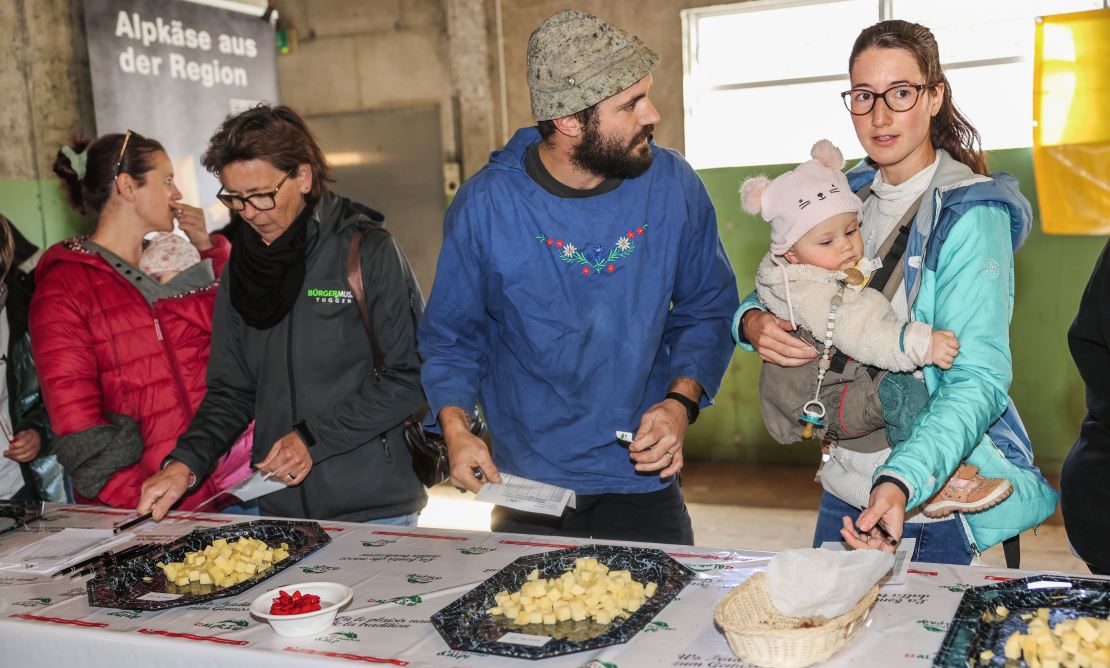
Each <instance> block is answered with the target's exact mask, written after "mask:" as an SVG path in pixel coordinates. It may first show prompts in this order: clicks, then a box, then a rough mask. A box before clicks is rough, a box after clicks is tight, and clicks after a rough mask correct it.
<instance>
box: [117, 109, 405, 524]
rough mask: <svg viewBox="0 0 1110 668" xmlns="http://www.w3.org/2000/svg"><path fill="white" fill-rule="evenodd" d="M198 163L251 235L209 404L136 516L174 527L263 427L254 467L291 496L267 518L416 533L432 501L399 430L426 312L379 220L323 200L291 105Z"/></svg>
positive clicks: (331, 197)
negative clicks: (249, 432) (251, 427)
mask: <svg viewBox="0 0 1110 668" xmlns="http://www.w3.org/2000/svg"><path fill="white" fill-rule="evenodd" d="M203 162H204V166H205V167H206V168H207V169H208V171H210V172H212V173H213V174H216V175H217V176H218V177H219V179H220V183H221V185H222V186H223V187H222V188H221V190H220V193H219V194H218V197H219V199H220V201H222V202H223V203H224V204H225V205H227V207H228V208H229V209H231V211H232V217H233V219H234V218H239V219H241V221H242V222H243V223H245V224H238V225H236V226H235V228H234V232H233V233H232V234H233V239H232V242H233V243H232V247H233V250H232V252H231V260H230V263H229V264H228V268H227V276H226V278H225V280H224V281H223V283H222V284H221V286H220V294H219V298H218V299H217V301H216V317H215V329H214V332H213V341H212V344H213V345H212V363H211V365H210V366H209V373H208V394H207V395H206V396H205V399H204V402H203V403H202V404H201V407H200V409H199V410H198V411H197V414H196V417H195V418H194V419H193V423H192V424H191V425H190V427H189V430H188V432H186V433H185V435H184V436H182V437H181V438H180V439H179V440H178V444H177V447H176V448H175V449H174V450H173V452H172V453H170V456H169V458H167V460H166V464H165V468H163V469H162V471H160V472H159V473H158V474H157V475H155V476H154V477H152V478H151V479H149V480H148V481H147V482H146V483H145V484H144V485H143V495H142V500H141V502H140V503H139V504H138V512H140V513H145V512H153V514H154V517H155V518H156V519H157V518H160V517H161V516H162V515H164V514H165V512H166V511H167V510H168V509H169V508H170V507H171V506H172V505H173V504H174V502H176V501H177V499H178V498H180V497H181V496H182V495H184V494H188V493H190V492H191V491H192V490H193V489H195V488H196V486H197V485H198V484H201V483H202V481H203V480H205V479H206V478H207V476H208V475H209V474H210V472H211V471H212V468H213V466H215V463H216V461H217V459H218V457H219V456H220V455H221V454H222V453H223V452H225V451H226V450H227V448H228V447H229V445H230V444H231V441H232V439H233V438H234V436H235V434H237V433H238V432H239V431H241V430H242V429H243V427H244V426H245V425H246V424H247V423H248V422H249V421H250V420H251V419H252V418H253V419H254V420H255V440H254V452H253V455H252V460H253V462H254V465H255V466H256V467H257V469H258V470H259V471H260V472H262V473H264V474H268V475H269V476H270V477H271V478H272V479H274V480H279V481H281V482H283V483H285V485H286V486H287V488H286V489H281V490H278V491H276V492H273V493H271V494H268V495H266V496H264V497H262V498H261V500H260V510H261V512H262V514H264V515H278V516H285V517H305V518H313V519H336V520H346V521H372V522H378V523H392V524H410V525H412V524H415V523H416V516H417V513H418V512H419V511H420V509H421V508H423V506H424V504H425V503H426V501H427V495H426V493H425V491H424V487H423V486H422V485H421V484H420V482H419V480H417V478H416V476H415V474H414V473H413V471H412V460H411V458H410V456H409V452H408V450H407V448H406V446H405V442H404V439H403V436H402V427H403V423H404V421H405V419H406V418H407V417H408V416H409V415H411V414H412V413H413V411H414V410H415V409H416V408H417V407H418V406H420V404H421V403H422V402H423V393H422V391H421V389H420V359H419V356H418V354H417V349H416V323H417V319H418V318H419V316H420V314H421V311H422V310H423V299H422V297H421V294H420V289H419V287H418V286H417V284H416V280H415V278H414V277H413V274H412V269H411V268H410V267H409V264H408V261H407V260H406V259H405V256H404V254H403V253H402V252H401V250H400V248H398V247H397V245H396V243H394V241H393V239H392V237H390V235H389V234H388V233H386V232H385V231H384V229H383V228H381V227H380V226H379V225H378V223H379V222H380V221H381V220H382V217H381V214H378V213H377V212H375V211H373V210H371V209H368V208H366V207H364V206H362V205H359V204H357V203H355V202H351V201H350V200H348V199H346V198H344V197H340V196H338V195H336V194H334V193H332V192H330V191H329V190H328V188H327V181H329V180H330V174H329V170H328V165H327V161H326V160H325V158H324V154H323V151H321V149H320V146H319V145H318V144H317V142H316V139H315V137H313V135H312V133H311V131H310V130H309V129H308V126H307V124H306V123H305V122H304V119H302V118H301V117H300V116H298V115H297V113H296V112H294V111H293V110H291V109H289V108H287V107H281V106H278V107H270V106H266V105H260V106H258V107H255V108H254V109H250V110H248V111H245V112H243V113H241V114H239V115H237V116H232V117H229V118H228V119H227V120H225V121H224V123H223V125H222V126H221V127H220V128H219V129H218V130H217V131H216V134H215V135H214V136H213V137H212V139H211V141H210V142H209V146H208V150H207V152H206V153H205V154H204V156H203ZM233 222H234V220H233ZM349 254H351V255H350V257H349ZM356 261H357V262H356ZM358 264H360V265H361V267H359V266H357V265H358ZM360 292H362V293H364V294H365V298H364V300H363V302H364V305H365V307H366V310H367V311H368V314H369V321H370V323H371V326H372V329H373V332H374V334H375V337H376V340H377V343H378V344H379V345H378V346H377V347H378V348H379V350H380V353H381V355H380V357H379V361H378V362H376V361H375V351H374V349H373V346H372V345H371V341H370V338H369V336H368V332H367V331H366V329H365V328H364V325H363V320H362V316H361V314H360V308H359V304H357V303H356V300H357V299H358V298H359V297H358V296H356V295H358V294H359V293H360Z"/></svg>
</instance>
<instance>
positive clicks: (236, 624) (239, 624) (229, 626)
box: [193, 619, 250, 631]
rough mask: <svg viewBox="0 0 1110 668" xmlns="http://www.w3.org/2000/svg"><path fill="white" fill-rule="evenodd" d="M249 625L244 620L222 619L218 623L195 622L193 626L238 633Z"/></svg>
mask: <svg viewBox="0 0 1110 668" xmlns="http://www.w3.org/2000/svg"><path fill="white" fill-rule="evenodd" d="M249 625H250V622H248V621H247V620H245V619H223V620H220V621H218V622H197V623H196V624H193V626H200V627H202V628H206V629H220V630H222V631H238V630H240V629H245V628H247V626H249Z"/></svg>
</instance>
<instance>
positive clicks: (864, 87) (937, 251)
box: [734, 21, 1056, 564]
mask: <svg viewBox="0 0 1110 668" xmlns="http://www.w3.org/2000/svg"><path fill="white" fill-rule="evenodd" d="M848 71H849V76H850V78H851V88H850V90H847V91H844V93H843V94H842V97H843V100H844V105H845V107H846V111H847V112H848V113H849V115H850V116H849V117H850V118H851V120H852V124H853V126H854V127H855V131H856V136H857V138H858V139H859V141H860V145H861V146H862V147H863V149H864V151H865V152H866V153H867V159H866V160H863V161H861V162H860V163H859V164H858V165H856V166H855V167H853V168H852V169H851V170H849V171H848V180H849V184H850V185H851V186H852V188H853V190H856V191H857V194H859V195H860V197H861V198H862V199H864V205H863V225H862V232H863V241H864V254H865V255H866V256H867V257H878V258H880V259H882V261H883V268H884V269H885V270H887V272H886V281H887V282H886V285H887V286H889V287H893V288H894V289H893V290H889V291H888V292H889V293H890V294H891V295H892V296H890V297H889V298H890V301H891V304H892V306H893V307H894V310H895V312H896V313H898V315H899V316H900V317H901V318H904V319H912V320H918V321H922V322H928V323H932V324H933V327H934V328H938V329H947V330H952V331H954V332H955V334H956V336H958V337H959V339H960V354H959V356H958V357H957V358H956V360H955V362H954V363H953V365H952V368H950V369H947V370H941V369H939V368H937V367H935V366H926V367H925V368H924V369H923V370H922V373H923V375H924V379H925V384H926V387H927V389H928V391H929V395H930V396H929V401H928V403H927V404H926V406H925V408H924V409H923V410H922V411H921V413H920V414H919V415H918V417H917V418H916V420H915V421H914V423H913V427H912V428H911V434H910V436H909V438H908V439H907V440H906V441H905V442H904V443H903V444H902V445H900V446H899V447H898V448H897V449H896V450H894V451H893V452H892V451H891V450H890V449H889V448H887V447H885V446H884V447H878V448H870V449H868V450H867V451H861V450H853V449H851V448H850V447H849V445H848V442H847V441H841V442H840V443H836V442H826V443H824V445H825V457H824V462H825V463H824V464H823V465H822V468H821V484H822V486H823V487H824V488H825V494H824V497H823V498H822V500H821V508H820V512H819V515H818V520H817V528H816V531H815V532H814V539H813V542H814V546H815V547H816V546H818V545H820V544H821V543H822V542H825V541H840V540H844V541H845V542H847V543H848V544H849V545H850V546H852V547H856V548H862V547H881V548H882V549H886V550H893V549H894V545H895V544H896V543H897V539H900V538H901V537H903V536H905V537H912V538H915V539H916V540H917V543H916V547H915V551H914V554H913V559H914V560H915V561H932V562H943V563H961V564H966V563H970V562H971V561H972V560H973V559H974V558H975V557H976V556H977V554H978V553H979V552H982V551H984V550H986V549H987V548H989V547H991V546H993V545H996V544H998V543H1001V542H1003V541H1006V540H1008V539H1010V538H1011V537H1013V536H1016V535H1018V534H1020V533H1021V532H1022V531H1024V530H1026V529H1029V528H1031V527H1033V526H1036V525H1037V524H1039V523H1040V522H1042V521H1044V520H1045V519H1046V518H1047V517H1048V516H1049V515H1051V514H1052V513H1053V511H1054V510H1055V507H1056V493H1055V491H1054V490H1053V489H1052V487H1051V486H1049V484H1048V483H1047V481H1045V479H1044V476H1042V475H1041V472H1040V471H1039V470H1038V469H1037V467H1036V466H1035V465H1034V464H1033V450H1032V446H1031V445H1030V441H1029V436H1028V434H1027V433H1026V432H1025V427H1024V426H1023V425H1022V423H1021V419H1020V418H1019V417H1018V414H1017V410H1016V408H1015V407H1014V405H1013V402H1012V401H1010V399H1009V397H1008V396H1007V392H1008V390H1009V387H1010V380H1011V378H1012V376H1013V370H1012V358H1011V355H1010V346H1009V325H1010V316H1011V313H1012V311H1013V304H1014V252H1015V251H1016V250H1017V249H1018V248H1019V247H1020V246H1021V244H1022V242H1024V241H1025V238H1026V236H1027V235H1028V234H1029V228H1030V225H1031V223H1032V213H1031V210H1030V206H1029V202H1028V201H1027V200H1026V198H1025V197H1024V196H1023V195H1022V194H1021V192H1020V191H1019V189H1018V183H1017V180H1016V179H1014V178H1013V177H1012V176H1009V175H1006V174H995V175H992V176H988V175H987V169H986V163H985V160H984V157H983V154H982V151H981V150H980V147H979V133H978V132H977V131H976V130H975V128H974V127H972V125H971V124H970V123H969V122H968V120H967V119H966V118H964V116H963V115H962V114H961V113H960V112H959V110H958V109H957V108H956V105H955V102H954V100H953V94H952V86H951V84H950V83H949V81H948V79H947V77H945V74H944V72H943V71H942V70H941V67H940V57H939V49H938V46H937V42H936V39H935V38H934V37H933V34H932V32H931V31H930V30H929V29H928V28H926V27H925V26H922V25H918V24H916V23H909V22H906V21H884V22H882V23H878V24H876V25H874V26H871V27H869V28H866V29H865V30H863V31H862V32H861V33H860V34H859V36H858V37H857V38H856V41H855V44H854V45H853V47H852V51H851V55H850V56H849V59H848ZM736 322H737V325H738V327H737V328H734V329H736V330H737V331H736V332H735V334H736V335H737V342H738V343H740V344H741V345H743V346H749V344H750V346H754V348H755V349H756V350H757V351H758V352H759V354H760V356H761V357H763V359H764V360H766V361H768V362H770V363H773V364H777V365H779V366H780V367H800V366H801V365H804V364H805V363H807V362H808V361H809V360H811V359H812V358H813V357H814V356H815V354H816V353H815V351H814V350H813V349H812V348H811V347H809V346H808V345H806V344H805V343H804V342H802V341H801V340H800V339H798V338H795V337H794V336H792V335H791V334H790V331H789V330H790V323H788V322H786V323H784V322H783V321H781V320H779V319H778V318H775V317H774V316H773V315H771V314H769V313H766V312H764V311H761V310H759V305H758V303H756V302H755V300H752V299H750V298H749V299H748V300H745V302H744V303H743V304H741V307H740V311H739V312H738V313H737V320H736ZM964 461H966V462H967V463H968V464H969V465H970V466H969V467H967V468H966V469H965V471H966V474H964V475H959V476H953V475H952V474H953V472H954V471H955V470H956V468H957V467H958V466H959V465H960V464H961V462H964ZM971 467H974V468H971ZM975 469H977V470H978V473H977V472H976V470H975ZM984 477H986V478H1004V479H1006V480H1008V481H1010V483H1011V484H1012V486H1013V492H1012V493H1011V495H1010V496H1009V498H1007V499H1006V500H1004V501H1002V502H1001V503H999V504H998V505H996V506H994V507H993V508H990V509H989V510H984V511H982V512H978V513H973V514H967V515H964V514H961V513H956V514H955V516H949V517H947V518H944V519H941V520H932V519H930V518H927V517H924V515H923V513H921V512H920V510H921V508H920V507H921V506H922V505H923V503H924V501H926V500H927V499H929V498H930V497H932V496H933V495H934V494H936V493H937V491H938V490H939V489H940V488H941V487H942V486H945V485H947V486H949V487H948V488H947V489H946V490H945V491H946V496H948V497H951V498H954V499H958V498H961V497H962V498H964V499H965V500H966V501H967V503H968V507H971V505H973V503H974V501H975V497H976V495H977V494H979V493H981V485H982V479H983V478H984ZM865 507H866V510H864V511H863V512H862V513H861V509H863V508H865ZM880 520H881V521H882V522H883V523H884V524H885V529H886V530H887V531H889V533H890V534H891V535H892V536H893V538H894V542H891V540H890V539H888V538H886V537H884V536H883V535H882V531H881V529H882V528H881V527H878V526H877V525H878V523H879V522H880ZM1007 556H1008V559H1007V561H1010V559H1009V554H1008V555H1007ZM1015 561H1016V560H1015Z"/></svg>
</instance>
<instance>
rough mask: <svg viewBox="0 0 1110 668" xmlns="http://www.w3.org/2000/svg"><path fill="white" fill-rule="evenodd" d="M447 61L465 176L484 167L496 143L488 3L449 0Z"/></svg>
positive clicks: (460, 160)
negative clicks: (487, 16)
mask: <svg viewBox="0 0 1110 668" xmlns="http://www.w3.org/2000/svg"><path fill="white" fill-rule="evenodd" d="M445 4H446V8H447V55H448V58H447V61H448V63H449V67H450V74H451V91H452V96H453V97H454V101H455V112H456V123H455V125H456V128H457V135H456V137H457V141H456V146H457V148H458V151H459V153H460V155H458V156H457V158H456V159H457V160H458V161H459V162H460V163H461V164H462V173H463V177H464V178H465V177H469V176H470V175H472V174H474V172H476V171H478V170H479V169H481V168H482V165H484V164H486V162H487V160H488V159H489V153H490V151H491V150H493V149H494V148H497V146H496V144H495V139H494V137H495V133H494V111H493V86H492V84H491V76H490V62H491V61H490V54H489V40H490V35H489V31H488V30H487V26H486V8H485V2H484V0H445Z"/></svg>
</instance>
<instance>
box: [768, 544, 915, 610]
mask: <svg viewBox="0 0 1110 668" xmlns="http://www.w3.org/2000/svg"><path fill="white" fill-rule="evenodd" d="M893 563H894V555H893V554H891V553H890V552H879V551H878V550H848V551H845V552H839V551H838V552H834V551H832V550H820V549H814V548H805V549H799V550H786V551H784V552H780V553H778V554H776V555H775V556H774V557H773V558H772V559H771V563H770V564H768V566H767V574H766V576H765V577H766V583H767V593H768V594H769V595H770V597H771V603H772V604H774V606H775V607H776V608H778V610H779V612H781V613H782V614H784V615H787V616H790V617H816V616H821V617H827V618H829V619H832V618H833V617H838V616H840V615H843V614H844V613H846V612H848V611H849V610H851V609H852V607H853V606H854V605H855V604H856V603H859V601H860V599H861V598H863V595H864V594H866V593H867V591H868V590H869V589H871V588H872V587H874V586H875V583H876V582H878V581H879V578H881V577H883V575H885V574H886V572H887V571H889V570H890V567H891V565H892V564H893Z"/></svg>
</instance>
